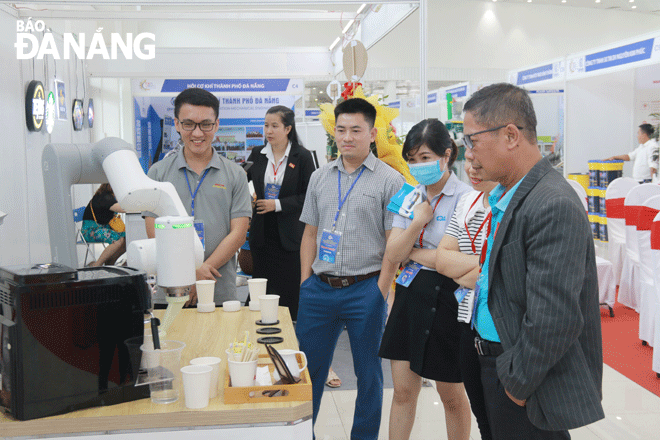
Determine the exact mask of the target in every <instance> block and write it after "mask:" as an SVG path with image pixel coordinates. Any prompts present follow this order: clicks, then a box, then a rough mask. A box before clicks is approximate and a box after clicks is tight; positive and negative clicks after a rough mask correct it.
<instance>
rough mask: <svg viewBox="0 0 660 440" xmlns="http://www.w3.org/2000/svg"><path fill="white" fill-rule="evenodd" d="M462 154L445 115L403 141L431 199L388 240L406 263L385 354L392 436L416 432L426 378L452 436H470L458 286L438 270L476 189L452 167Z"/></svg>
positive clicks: (457, 439)
mask: <svg viewBox="0 0 660 440" xmlns="http://www.w3.org/2000/svg"><path fill="white" fill-rule="evenodd" d="M457 152H458V151H457V147H456V144H454V141H453V140H452V139H451V137H450V136H449V133H448V132H447V129H446V128H445V126H444V124H442V123H441V122H440V121H438V120H437V119H426V120H424V121H422V122H420V123H418V124H416V125H415V126H414V127H413V128H412V129H411V130H410V132H409V133H408V134H407V135H406V140H405V142H404V144H403V151H402V155H403V158H404V159H406V160H407V162H408V164H409V167H410V173H411V174H412V175H413V177H414V178H415V179H417V181H418V182H419V183H420V185H418V186H417V188H418V189H419V190H421V193H422V196H423V201H422V203H419V204H418V205H416V206H415V207H414V209H413V219H412V220H411V219H409V218H407V217H403V216H401V215H395V216H394V221H393V223H392V232H391V233H390V238H389V240H388V242H387V250H386V255H388V256H389V258H390V259H391V260H392V261H393V262H397V263H401V262H406V268H405V269H404V272H403V274H402V276H401V277H399V278H398V279H397V285H396V290H395V297H394V304H393V305H392V312H391V313H390V316H389V319H388V322H387V326H386V327H385V332H384V334H383V339H382V343H381V347H380V352H379V355H380V356H381V357H383V358H386V359H391V363H392V380H393V382H394V397H393V399H392V410H391V412H390V426H389V428H390V429H389V432H390V440H395V439H396V440H398V439H408V438H409V437H410V432H411V430H412V427H413V423H414V421H415V410H416V407H417V397H418V395H419V391H420V389H421V385H422V378H427V379H431V380H434V381H436V388H437V390H438V393H439V394H440V399H441V400H442V404H443V406H444V410H445V420H446V425H447V436H448V438H449V439H451V440H467V439H468V438H469V437H470V406H469V403H468V400H467V397H466V395H465V389H464V387H463V384H462V383H461V373H460V370H459V365H458V353H459V339H460V327H459V324H458V321H457V320H456V317H457V315H458V303H457V302H456V298H455V296H454V291H455V290H456V288H457V287H458V285H457V284H456V283H455V282H454V281H453V280H452V279H451V278H448V277H446V276H444V275H441V274H439V273H438V272H436V270H435V261H436V248H437V246H438V243H439V242H440V240H441V239H442V237H443V235H444V233H445V228H446V227H447V225H448V224H449V220H450V219H451V216H452V214H453V212H454V209H455V208H456V205H457V203H458V201H459V199H460V198H461V196H462V195H463V194H465V193H467V192H469V191H470V190H471V188H470V187H469V186H468V185H466V184H465V183H463V182H461V181H459V180H458V178H457V177H456V176H455V175H454V174H453V173H452V172H451V171H449V169H450V168H451V166H452V164H453V163H454V160H455V159H456V155H457ZM404 274H405V275H406V276H404Z"/></svg>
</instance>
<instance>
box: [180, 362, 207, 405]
mask: <svg viewBox="0 0 660 440" xmlns="http://www.w3.org/2000/svg"><path fill="white" fill-rule="evenodd" d="M212 371H213V367H211V366H210V365H187V366H185V367H182V368H181V374H182V375H183V393H184V395H185V396H186V408H190V409H199V408H206V407H207V406H209V387H210V386H209V384H210V382H211V372H212Z"/></svg>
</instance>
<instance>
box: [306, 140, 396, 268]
mask: <svg viewBox="0 0 660 440" xmlns="http://www.w3.org/2000/svg"><path fill="white" fill-rule="evenodd" d="M362 169H364V172H363V173H362V175H361V176H360V178H359V180H358V181H357V182H356V183H355V186H354V187H353V190H352V191H351V192H350V194H349V196H348V197H347V199H346V201H345V202H344V205H343V206H342V209H341V211H340V212H339V217H338V218H337V224H336V228H335V232H339V233H341V239H340V240H339V246H338V248H337V255H336V257H335V262H334V263H329V262H326V261H322V260H320V259H319V256H318V249H319V248H320V245H321V235H322V234H323V231H324V230H328V231H330V230H331V229H332V223H333V221H334V218H335V215H336V214H337V207H338V206H339V194H338V193H337V189H338V185H337V174H338V173H339V174H340V176H341V197H342V198H344V197H345V196H346V193H347V192H348V190H349V188H350V187H351V185H352V184H353V183H354V182H355V179H356V178H357V177H358V174H360V171H362ZM403 183H404V178H403V176H402V175H401V174H400V173H399V172H397V171H396V170H394V169H393V168H391V167H390V166H389V165H387V164H386V163H385V162H383V161H381V160H379V159H377V158H376V156H374V155H373V154H371V153H369V155H368V156H367V158H366V159H365V160H364V162H363V163H362V165H361V166H359V167H358V168H357V169H356V170H355V171H353V172H352V173H350V174H349V173H348V172H347V171H346V169H345V168H344V163H343V161H342V159H341V157H340V158H338V159H337V160H335V161H333V162H330V163H329V164H326V165H323V166H322V167H321V168H319V169H318V170H316V171H314V173H313V174H312V177H311V178H310V180H309V186H308V187H307V195H306V196H305V204H304V206H303V211H302V214H301V216H300V221H301V222H303V223H306V224H308V225H311V226H315V227H317V228H318V231H317V234H316V249H317V252H316V257H315V259H314V263H313V264H312V270H313V271H314V273H315V274H321V273H324V274H328V275H332V276H352V275H364V274H368V273H370V272H375V271H377V270H380V267H381V265H382V262H383V256H384V255H385V245H386V239H385V231H388V230H390V229H391V228H392V219H393V217H394V214H393V213H391V212H390V211H388V210H387V205H388V204H389V202H390V199H391V198H392V197H393V196H394V194H396V193H397V191H399V189H400V188H401V187H402V186H403Z"/></svg>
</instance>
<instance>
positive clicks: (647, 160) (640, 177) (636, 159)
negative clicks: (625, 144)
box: [606, 124, 658, 183]
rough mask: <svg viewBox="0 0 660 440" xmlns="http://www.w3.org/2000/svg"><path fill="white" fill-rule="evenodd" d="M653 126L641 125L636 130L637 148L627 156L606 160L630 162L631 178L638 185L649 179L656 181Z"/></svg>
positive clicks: (656, 165) (655, 150) (656, 152)
mask: <svg viewBox="0 0 660 440" xmlns="http://www.w3.org/2000/svg"><path fill="white" fill-rule="evenodd" d="M653 131H654V130H653V126H652V125H651V124H642V125H640V126H639V130H637V141H638V142H639V146H638V147H637V148H635V150H634V151H632V152H630V153H628V154H620V155H618V156H612V157H610V158H608V159H606V160H625V161H628V160H632V161H633V172H632V177H633V179H635V180H636V181H638V182H639V183H647V182H650V181H651V179H653V180H657V176H656V173H657V171H658V143H657V142H656V140H655V139H652V138H651V136H653Z"/></svg>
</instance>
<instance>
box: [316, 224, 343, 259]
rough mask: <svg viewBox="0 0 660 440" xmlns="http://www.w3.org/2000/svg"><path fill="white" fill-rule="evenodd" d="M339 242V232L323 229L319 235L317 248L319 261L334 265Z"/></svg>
mask: <svg viewBox="0 0 660 440" xmlns="http://www.w3.org/2000/svg"><path fill="white" fill-rule="evenodd" d="M339 240H341V232H331V231H328V230H327V229H324V230H323V234H322V235H321V246H319V260H321V261H325V262H326V263H334V262H335V258H336V257H337V249H338V248H339Z"/></svg>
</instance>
